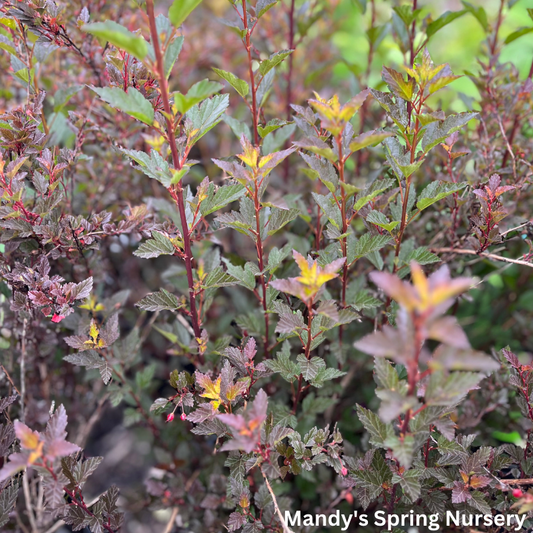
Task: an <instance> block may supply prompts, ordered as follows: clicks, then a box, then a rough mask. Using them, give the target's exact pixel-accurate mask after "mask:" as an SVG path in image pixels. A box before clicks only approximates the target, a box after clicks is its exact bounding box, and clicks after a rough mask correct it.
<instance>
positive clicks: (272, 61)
mask: <svg viewBox="0 0 533 533" xmlns="http://www.w3.org/2000/svg"><path fill="white" fill-rule="evenodd" d="M293 52H294V50H281V51H279V52H276V53H275V54H272V55H271V56H270V57H269V58H268V59H263V61H261V63H260V65H259V74H261V75H262V76H263V77H265V75H266V74H268V73H269V72H270V71H271V70H272V69H273V68H274V67H277V66H278V65H279V64H280V63H282V62H283V61H284V60H285V58H286V57H288V56H290V55H291V54H292V53H293Z"/></svg>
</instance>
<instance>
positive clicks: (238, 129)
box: [222, 115, 251, 140]
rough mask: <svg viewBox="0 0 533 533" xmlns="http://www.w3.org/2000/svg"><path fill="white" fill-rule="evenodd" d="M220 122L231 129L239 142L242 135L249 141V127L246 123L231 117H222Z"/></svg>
mask: <svg viewBox="0 0 533 533" xmlns="http://www.w3.org/2000/svg"><path fill="white" fill-rule="evenodd" d="M222 121H223V122H225V123H226V124H227V125H228V126H229V127H230V128H231V131H232V132H233V133H234V134H235V136H236V137H237V139H239V140H240V139H241V137H242V136H243V135H244V136H245V137H246V138H247V139H251V132H250V127H249V126H248V124H246V122H244V121H241V120H237V119H236V118H233V117H232V116H231V115H222Z"/></svg>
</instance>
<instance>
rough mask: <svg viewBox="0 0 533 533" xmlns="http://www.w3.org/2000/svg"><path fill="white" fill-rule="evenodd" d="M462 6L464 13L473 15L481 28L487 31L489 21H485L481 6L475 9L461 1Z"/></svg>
mask: <svg viewBox="0 0 533 533" xmlns="http://www.w3.org/2000/svg"><path fill="white" fill-rule="evenodd" d="M462 4H463V6H464V8H465V9H466V11H468V12H469V13H471V14H472V15H474V17H476V19H477V21H478V22H479V23H480V24H481V27H482V28H483V29H484V30H485V31H489V21H488V19H487V13H486V12H485V10H484V9H483V7H482V6H479V7H476V6H473V5H472V4H470V3H469V2H465V0H462Z"/></svg>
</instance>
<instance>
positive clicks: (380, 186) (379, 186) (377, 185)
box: [353, 179, 395, 211]
mask: <svg viewBox="0 0 533 533" xmlns="http://www.w3.org/2000/svg"><path fill="white" fill-rule="evenodd" d="M394 183H395V181H394V180H392V179H383V180H376V181H374V182H373V183H372V184H371V185H370V187H368V188H367V189H365V190H364V191H361V193H360V194H358V195H357V197H356V199H355V204H354V206H353V209H354V211H359V210H360V209H361V208H363V207H364V206H365V205H366V204H367V203H368V202H371V201H372V200H373V199H374V198H375V197H376V196H379V195H380V194H381V193H382V192H383V191H386V190H387V189H388V188H389V187H390V186H391V185H393V184H394Z"/></svg>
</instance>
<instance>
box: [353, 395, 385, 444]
mask: <svg viewBox="0 0 533 533" xmlns="http://www.w3.org/2000/svg"><path fill="white" fill-rule="evenodd" d="M357 416H358V417H359V420H360V421H361V423H362V424H363V426H364V427H365V429H366V430H367V431H368V433H369V434H370V442H371V444H373V445H374V446H378V447H380V448H384V447H386V446H385V441H386V440H389V439H390V438H391V437H394V429H393V427H392V425H391V424H385V423H384V422H382V421H381V420H380V418H379V417H378V416H377V415H376V414H375V413H373V412H372V411H370V410H369V409H365V408H364V407H362V406H360V405H357Z"/></svg>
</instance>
